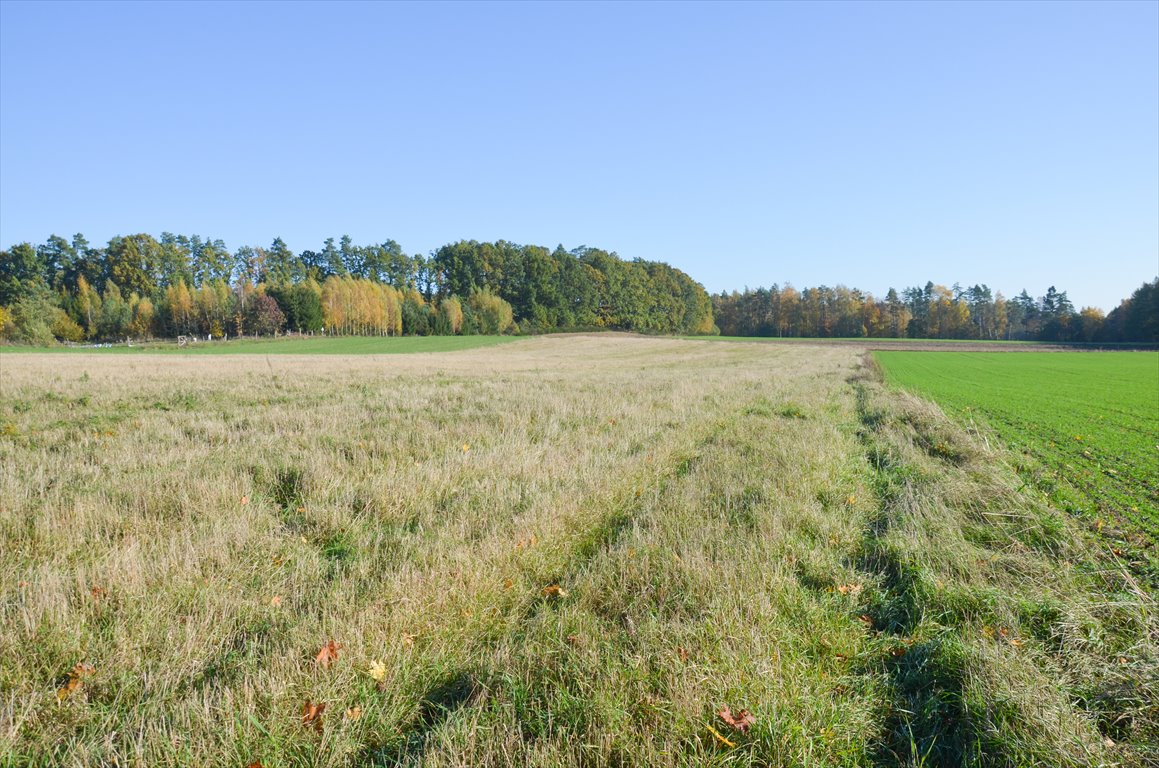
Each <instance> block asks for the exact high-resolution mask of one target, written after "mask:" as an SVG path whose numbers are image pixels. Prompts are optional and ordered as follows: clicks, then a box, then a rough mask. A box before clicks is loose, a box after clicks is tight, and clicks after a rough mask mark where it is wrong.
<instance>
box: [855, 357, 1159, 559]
mask: <svg viewBox="0 0 1159 768" xmlns="http://www.w3.org/2000/svg"><path fill="white" fill-rule="evenodd" d="M876 359H877V360H878V362H879V363H880V364H881V365H882V367H883V368H884V370H885V373H886V377H887V379H888V380H889V381H890V382H891V383H894V384H897V385H899V386H904V387H906V388H909V389H911V390H913V391H915V392H918V393H920V394H922V395H925V396H927V397H930V398H933V399H934V400H936V401H937V402H938V403H939V404H940V405H942V406H943V407H944V408H946V409H947V410H948V411H949V412H951V413H952V414H954V415H955V416H958V417H959V418H961V419H964V420H965V421H967V422H978V423H981V424H983V425H985V426H986V427H989V428H991V429H993V430H994V432H995V433H996V434H997V435H998V437H999V438H1000V439H1001V440H1002V441H1003V442H1005V443H1006V444H1007V445H1008V446H1010V447H1011V448H1012V449H1013V450H1014V451H1015V452H1016V453H1017V454H1020V458H1019V459H1018V460H1017V464H1016V466H1017V468H1018V469H1019V471H1022V472H1024V473H1026V474H1027V475H1028V476H1033V477H1034V478H1035V483H1036V485H1037V486H1038V487H1040V488H1041V489H1042V490H1043V491H1044V492H1045V493H1047V494H1049V496H1050V499H1051V502H1052V503H1053V504H1055V505H1056V506H1059V507H1060V508H1064V509H1067V510H1068V511H1072V512H1077V513H1082V514H1085V515H1088V516H1089V517H1090V518H1091V519H1092V521H1093V522H1094V524H1095V525H1096V526H1097V527H1101V526H1109V527H1108V528H1107V530H1108V532H1112V533H1116V534H1118V533H1122V532H1124V529H1125V528H1138V529H1139V530H1141V532H1142V534H1143V535H1142V536H1138V537H1131V536H1128V537H1127V538H1128V539H1133V540H1134V541H1133V543H1134V544H1136V546H1137V547H1141V548H1143V549H1148V550H1149V549H1151V547H1153V545H1154V543H1155V541H1157V540H1159V353H1154V352H1108V353H1098V354H1089V353H1078V352H1076V353H1042V354H1018V355H1006V354H1001V353H995V354H991V353H962V354H953V353H934V354H924V353H921V352H878V353H876ZM1100 524H1101V525H1100ZM1151 556H1152V557H1154V552H1151Z"/></svg>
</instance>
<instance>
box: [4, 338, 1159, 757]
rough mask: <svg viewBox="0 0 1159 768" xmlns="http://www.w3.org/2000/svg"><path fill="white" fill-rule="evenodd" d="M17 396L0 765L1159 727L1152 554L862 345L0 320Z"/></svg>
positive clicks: (1121, 748)
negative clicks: (344, 343)
mask: <svg viewBox="0 0 1159 768" xmlns="http://www.w3.org/2000/svg"><path fill="white" fill-rule="evenodd" d="M0 420H2V421H3V424H2V429H0V574H3V576H2V577H0V578H2V581H0V659H3V664H0V765H9V764H11V765H20V766H25V765H28V766H58V765H59V766H110V765H117V766H150V767H151V766H211V767H216V766H221V767H223V768H224V767H226V766H232V767H236V766H251V765H261V766H264V767H265V768H274V767H278V766H282V767H286V768H289V767H290V766H351V767H352V768H353V767H354V766H392V765H420V764H421V765H432V766H465V765H482V766H509V765H535V766H561V765H562V766H604V765H607V766H613V765H615V766H651V765H772V766H799V765H824V766H829V765H832V766H886V765H906V766H909V765H922V764H924V765H978V766H983V765H1011V766H1023V765H1043V766H1045V765H1050V766H1088V765H1106V766H1112V765H1127V766H1143V765H1147V764H1153V763H1154V761H1155V760H1159V750H1157V748H1156V746H1155V745H1156V743H1159V714H1157V713H1159V709H1157V707H1159V693H1157V691H1159V686H1155V685H1153V683H1154V682H1155V681H1156V680H1157V679H1159V677H1157V675H1159V651H1157V649H1156V637H1159V620H1157V617H1156V614H1155V610H1154V608H1155V603H1154V598H1153V595H1152V593H1151V592H1150V591H1149V590H1148V587H1147V586H1146V585H1145V584H1144V585H1140V584H1139V583H1138V582H1137V580H1136V579H1134V578H1133V577H1132V576H1131V575H1130V573H1129V572H1127V571H1126V570H1124V569H1123V568H1122V567H1120V566H1119V565H1118V564H1117V562H1116V561H1115V559H1114V558H1113V557H1111V556H1110V554H1109V553H1108V554H1106V555H1105V556H1104V554H1103V553H1102V552H1101V551H1100V550H1098V549H1095V548H1092V547H1091V546H1090V544H1091V541H1092V536H1093V535H1094V534H1092V532H1091V531H1089V530H1087V528H1085V527H1083V526H1079V525H1076V524H1074V522H1073V518H1072V516H1070V515H1068V514H1066V513H1064V512H1060V511H1059V510H1056V509H1054V508H1052V507H1050V506H1049V505H1047V504H1045V503H1044V502H1043V500H1042V497H1041V495H1040V494H1037V493H1032V492H1030V491H1028V490H1027V489H1025V488H1024V487H1023V485H1024V484H1023V483H1022V482H1021V480H1020V478H1019V477H1018V476H1017V475H1015V474H1014V473H1013V472H1011V471H1009V470H1008V469H1007V463H1006V461H1005V458H1006V456H1005V454H1002V453H1000V452H999V448H998V447H997V446H996V445H993V444H991V445H987V444H986V443H985V442H984V441H982V440H981V439H978V438H977V437H976V436H974V435H972V434H970V433H969V432H967V431H965V430H963V429H961V428H960V427H958V426H957V425H956V424H955V423H954V422H953V421H951V420H948V419H947V418H945V417H944V416H943V415H942V414H941V412H940V411H939V410H938V409H937V408H936V407H933V406H931V405H929V404H928V403H926V402H925V401H922V400H919V399H917V398H915V397H912V396H910V395H907V394H906V393H904V392H899V391H896V390H890V389H887V388H886V387H884V386H882V384H881V383H880V382H879V381H878V380H877V379H876V377H875V373H874V370H873V368H872V367H871V366H867V365H866V364H865V362H864V360H863V359H862V358H861V357H860V351H859V350H857V349H855V348H850V347H843V346H829V347H824V346H810V345H804V344H802V345H791V346H790V345H784V346H777V345H767V344H713V343H709V342H690V341H678V340H671V339H644V338H639V337H629V336H604V337H601V336H573V337H539V338H532V339H525V340H523V341H521V342H519V343H513V344H506V345H501V346H498V347H493V348H488V349H475V350H464V351H459V352H455V353H454V354H425V355H395V356H391V357H379V356H374V355H363V356H349V357H341V356H327V357H321V356H308V355H303V356H298V357H278V358H271V359H269V360H267V359H265V358H262V357H253V356H247V355H236V356H230V355H226V356H220V357H214V358H213V359H212V360H211V361H210V360H206V359H205V358H202V357H197V356H156V355H136V356H121V355H118V356H110V355H103V354H89V355H83V354H72V355H51V354H43V355H36V354H20V355H7V354H5V355H4V356H3V358H2V364H0ZM725 708H727V712H726V711H725Z"/></svg>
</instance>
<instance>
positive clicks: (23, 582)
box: [19, 581, 28, 589]
mask: <svg viewBox="0 0 1159 768" xmlns="http://www.w3.org/2000/svg"><path fill="white" fill-rule="evenodd" d="M19 586H20V587H21V589H23V588H24V587H27V586H28V582H27V581H22V582H20V584H19Z"/></svg>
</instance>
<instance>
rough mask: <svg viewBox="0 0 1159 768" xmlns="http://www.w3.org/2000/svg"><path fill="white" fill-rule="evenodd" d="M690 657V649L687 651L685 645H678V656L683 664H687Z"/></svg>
mask: <svg viewBox="0 0 1159 768" xmlns="http://www.w3.org/2000/svg"><path fill="white" fill-rule="evenodd" d="M688 655H689V654H688V649H687V648H685V647H684V646H683V645H678V646H676V656H677V658H679V659H680V660H681V661H683V662H687V661H688Z"/></svg>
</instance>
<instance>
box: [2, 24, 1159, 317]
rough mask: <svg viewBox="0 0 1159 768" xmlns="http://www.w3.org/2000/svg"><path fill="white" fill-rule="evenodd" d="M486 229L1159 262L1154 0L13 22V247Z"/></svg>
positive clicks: (738, 256) (1043, 268) (1095, 285)
mask: <svg viewBox="0 0 1159 768" xmlns="http://www.w3.org/2000/svg"><path fill="white" fill-rule="evenodd" d="M162 231H171V232H175V233H183V234H199V235H202V236H203V237H204V236H209V237H215V238H216V237H220V238H222V239H224V240H225V241H226V244H227V245H228V246H229V247H230V248H236V247H238V246H240V245H245V244H250V245H268V244H269V242H270V241H271V240H272V239H273V238H274V237H275V236H281V237H282V238H284V239H285V240H286V242H287V243H288V244H289V245H290V247H291V248H293V249H294V250H295V251H299V250H302V249H306V248H315V249H316V248H318V247H320V245H321V242H322V240H323V239H324V238H325V237H327V236H331V235H333V236H340V235H342V234H344V233H346V234H349V235H351V237H353V238H354V240H355V241H356V242H359V243H370V242H381V241H383V240H385V239H387V238H393V239H395V240H397V241H398V242H399V243H400V244H401V245H402V246H403V248H404V249H405V250H406V251H407V252H409V253H426V252H428V251H430V250H432V249H435V248H437V247H438V246H440V245H442V244H444V243H447V242H451V241H454V240H458V239H460V238H474V239H479V240H492V239H499V238H503V239H507V240H511V241H514V242H519V243H535V244H542V245H547V246H551V247H553V246H555V245H556V244H560V243H562V244H563V245H564V246H565V247H566V248H573V247H575V246H578V245H584V244H586V245H590V246H598V247H602V248H607V249H609V250H615V251H617V252H618V253H619V254H620V255H621V256H623V257H625V258H636V257H640V258H645V259H658V260H663V261H667V262H669V263H671V264H673V265H675V266H677V267H680V268H681V269H683V270H685V271H686V272H688V273H689V274H691V275H692V276H693V277H694V278H695V279H697V280H699V281H700V282H702V283H703V284H704V285H705V287H707V288H708V289H709V290H710V291H713V292H718V291H720V290H722V289H732V288H738V289H739V288H743V287H744V286H746V285H747V286H752V287H756V286H758V285H768V284H770V283H773V282H778V283H782V284H783V283H784V282H786V281H790V282H792V283H793V284H794V285H796V286H797V287H804V286H807V285H809V286H811V285H820V284H826V285H834V284H837V283H843V284H845V285H849V286H855V287H859V288H862V289H864V290H868V291H871V292H873V293H875V294H878V295H881V294H884V292H885V291H886V290H887V289H888V288H889V287H890V286H894V287H897V288H899V289H900V288H902V287H904V286H907V285H919V284H924V283H925V281H926V280H933V281H934V282H939V283H945V284H950V283H953V282H954V281H960V282H961V283H962V284H964V285H967V284H973V283H981V282H985V283H987V284H989V285H990V286H991V288H994V289H999V290H1002V291H1003V292H1004V293H1006V294H1007V295H1008V296H1009V295H1013V294H1015V293H1017V292H1018V291H1019V290H1021V289H1022V288H1024V287H1025V288H1027V289H1028V290H1030V292H1031V293H1032V294H1034V295H1036V296H1038V295H1041V294H1042V293H1044V292H1045V290H1046V288H1047V286H1049V285H1051V284H1053V285H1056V286H1057V287H1058V288H1059V289H1060V290H1066V291H1068V292H1069V295H1070V298H1071V299H1072V301H1074V303H1075V304H1076V305H1079V306H1082V305H1087V304H1090V305H1095V306H1099V307H1102V308H1103V309H1105V310H1109V309H1111V308H1112V307H1114V306H1116V305H1117V304H1118V302H1119V300H1120V299H1121V298H1123V297H1125V296H1127V295H1129V294H1130V292H1131V291H1132V290H1134V289H1135V288H1136V287H1137V286H1138V285H1139V284H1141V283H1142V282H1143V281H1144V280H1149V279H1151V278H1153V277H1155V275H1156V274H1157V273H1159V3H1156V2H1127V3H1112V2H1097V3H1091V4H1073V3H1067V4H1061V3H1048V2H1034V3H1028V4H1009V3H965V4H950V3H891V4H873V3H860V2H859V3H853V4H841V3H832V2H830V3H811V4H790V3H774V4H757V3H743V4H724V3H712V4H705V5H699V4H691V3H681V4H671V5H670V4H660V3H634V4H622V5H621V4H610V3H598V4H597V3H584V4H574V5H571V4H556V3H550V4H549V3H543V4H531V3H517V4H501V5H491V4H481V3H468V4H438V3H428V4H417V5H408V4H396V3H391V4H372V3H354V4H349V5H339V4H335V3H327V4H324V5H311V4H307V3H288V4H275V3H255V4H249V5H247V4H235V3H194V4H179V3H130V4H112V5H110V4H102V3H96V2H84V3H72V4H64V3H17V2H8V1H6V2H2V3H0V245H3V246H5V247H7V246H10V245H12V244H14V243H16V242H20V241H23V240H29V241H31V242H34V243H38V242H43V241H44V240H45V239H46V238H47V237H48V236H49V235H51V234H54V233H56V234H60V235H64V236H66V237H67V236H71V235H72V234H73V233H75V232H83V233H84V234H85V235H86V236H87V237H88V238H89V239H90V240H91V241H94V242H101V243H103V242H104V241H106V240H108V238H109V237H111V236H113V235H115V234H129V233H133V232H148V233H151V234H154V235H160V233H161V232H162Z"/></svg>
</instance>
